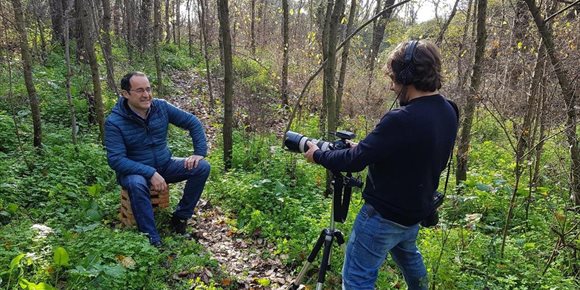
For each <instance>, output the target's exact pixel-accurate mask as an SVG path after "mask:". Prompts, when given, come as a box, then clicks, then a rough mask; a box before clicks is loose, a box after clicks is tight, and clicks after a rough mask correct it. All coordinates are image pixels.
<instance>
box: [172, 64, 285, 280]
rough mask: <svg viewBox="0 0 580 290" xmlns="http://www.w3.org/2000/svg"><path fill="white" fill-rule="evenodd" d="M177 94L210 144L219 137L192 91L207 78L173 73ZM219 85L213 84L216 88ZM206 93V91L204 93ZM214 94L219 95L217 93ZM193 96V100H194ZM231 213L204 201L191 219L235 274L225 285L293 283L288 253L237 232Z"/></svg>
mask: <svg viewBox="0 0 580 290" xmlns="http://www.w3.org/2000/svg"><path fill="white" fill-rule="evenodd" d="M170 77H171V79H172V81H173V83H174V85H175V87H174V88H173V89H174V90H175V91H176V93H175V94H173V95H172V96H167V99H168V101H169V102H171V103H172V104H174V105H175V106H177V107H179V108H181V109H184V110H186V111H189V112H192V113H194V114H195V115H196V116H197V117H198V118H199V119H200V120H201V122H202V123H203V124H204V125H205V127H206V134H207V136H208V140H209V142H210V148H211V143H212V142H213V141H214V140H216V138H219V136H216V134H217V131H216V130H215V129H213V130H212V128H211V127H210V126H208V124H211V120H212V119H215V116H212V115H211V114H210V110H209V108H208V107H207V104H208V102H203V101H201V100H199V96H192V95H191V94H193V92H195V91H200V90H201V89H202V88H207V85H206V80H205V79H204V78H202V77H200V76H199V75H196V74H192V73H191V72H181V71H176V72H174V73H173V74H172V75H170ZM215 87H216V85H214V88H215ZM204 94H205V95H207V92H204ZM214 96H215V97H216V98H217V97H219V94H218V93H214ZM192 99H193V100H194V101H192ZM228 219H229V217H228V215H227V214H225V213H224V212H223V211H222V210H221V209H220V208H219V207H217V206H214V205H212V203H211V202H210V201H207V200H203V199H202V200H201V201H200V202H199V204H198V205H197V206H196V210H195V214H194V218H192V219H190V220H189V224H190V226H191V228H193V234H192V235H191V238H193V239H195V240H197V241H198V242H199V243H200V244H201V245H203V246H204V247H205V248H206V250H207V251H208V252H209V253H211V255H212V257H213V258H214V259H215V260H216V261H218V263H219V268H220V269H222V271H223V272H224V273H225V274H227V275H229V276H231V277H235V281H229V280H226V281H221V284H222V286H230V285H231V284H230V283H235V284H237V288H238V289H280V288H283V287H284V286H285V285H289V284H291V282H292V281H293V278H294V277H293V276H292V275H291V269H288V268H287V267H286V266H285V265H284V263H283V262H282V261H283V260H285V259H287V257H285V255H277V254H275V253H274V250H275V246H274V245H272V244H271V243H269V242H267V241H265V240H264V239H261V238H252V237H244V236H241V235H240V234H238V233H236V231H235V229H232V228H231V227H230V225H229V224H228V222H227V221H228ZM211 276H212V273H211V272H209V271H206V272H205V273H202V274H201V278H202V280H206V281H204V282H208V281H209V280H210V278H212V277H211Z"/></svg>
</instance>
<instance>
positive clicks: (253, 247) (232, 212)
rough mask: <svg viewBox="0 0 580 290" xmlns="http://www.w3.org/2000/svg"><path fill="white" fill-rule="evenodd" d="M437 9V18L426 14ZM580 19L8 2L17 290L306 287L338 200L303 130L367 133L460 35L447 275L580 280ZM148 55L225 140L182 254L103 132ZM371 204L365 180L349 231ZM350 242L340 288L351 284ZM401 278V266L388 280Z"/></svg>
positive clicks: (161, 86) (449, 54) (422, 240)
mask: <svg viewBox="0 0 580 290" xmlns="http://www.w3.org/2000/svg"><path fill="white" fill-rule="evenodd" d="M427 1H429V2H427ZM427 3H431V4H433V7H434V11H433V12H434V15H435V18H433V19H431V20H428V21H424V22H418V21H417V11H418V9H419V7H421V6H422V5H426V4H427ZM389 7H394V8H393V9H388V8H389ZM579 12H580V4H579V1H571V0H557V1H554V0H547V1H534V0H501V1H500V0H457V1H439V0H418V1H400V2H399V1H395V0H365V1H356V0H350V1H346V0H310V1H302V0H293V1H287V0H241V1H227V0H218V1H207V0H165V1H161V0H112V1H111V0H38V1H28V0H0V98H1V100H2V101H1V102H0V169H1V170H0V197H1V198H0V244H1V245H2V247H0V288H2V289H53V288H57V289H250V288H253V289H277V288H279V287H282V286H285V285H288V284H289V283H290V282H291V281H292V279H293V277H294V276H295V275H296V274H297V271H298V270H299V268H300V266H301V264H302V263H303V261H304V260H305V258H306V256H307V255H308V253H309V251H310V249H311V247H312V245H313V244H314V241H315V240H316V238H317V237H318V234H319V231H320V230H321V229H322V228H324V227H326V226H327V223H328V220H329V214H330V213H329V207H330V205H329V204H330V203H329V202H330V199H329V198H325V195H324V192H325V191H326V189H325V187H326V186H325V185H326V173H325V172H324V170H323V169H322V168H321V167H319V166H314V165H311V164H307V163H306V162H305V161H304V159H303V157H302V156H301V155H300V154H295V153H290V152H287V151H285V150H284V149H283V148H281V140H282V136H283V134H284V132H285V131H286V130H288V129H292V130H293V131H297V132H300V133H302V134H304V135H306V136H310V137H316V138H319V137H323V138H326V139H328V140H332V139H333V138H332V137H331V136H329V134H328V132H332V131H335V130H336V129H337V128H338V129H346V130H350V131H353V132H355V133H357V135H358V138H362V137H364V136H365V135H366V133H368V132H369V131H370V130H371V129H372V128H373V126H374V124H375V123H376V122H377V121H378V120H379V118H380V117H381V116H382V115H383V114H384V113H385V112H386V111H388V110H389V109H390V108H392V106H393V104H394V101H395V100H394V95H393V94H392V93H391V92H389V91H388V89H387V88H388V85H389V84H388V82H387V79H388V78H386V77H385V74H384V71H383V70H382V67H383V66H384V63H385V59H386V56H387V55H388V54H389V52H390V51H391V50H392V49H393V48H394V46H395V45H397V44H398V43H400V42H401V41H405V40H408V39H413V38H414V39H429V40H431V41H433V42H435V43H437V44H438V45H439V46H440V48H441V52H442V55H443V58H444V68H443V70H444V74H445V84H444V87H443V89H442V93H444V94H445V95H446V96H447V97H449V98H450V99H452V100H454V101H455V102H457V103H458V104H459V106H460V109H461V115H462V119H461V129H460V132H459V135H458V142H457V145H456V152H455V153H454V159H453V163H452V167H451V172H450V180H449V183H448V186H447V188H446V189H444V185H445V184H446V182H445V175H446V174H444V176H443V177H442V180H441V188H440V190H441V191H443V190H445V192H446V193H447V198H446V202H445V203H444V205H443V206H442V208H441V209H440V223H439V225H438V227H436V228H430V229H423V230H421V232H420V237H419V241H418V244H419V248H420V249H421V251H422V253H423V255H424V258H425V262H426V265H427V267H428V271H429V279H430V282H431V286H430V287H431V289H578V288H580V283H579V275H580V268H579V265H578V259H579V253H578V247H579V246H580V239H579V233H580V229H579V227H578V224H579V222H580V219H579V216H578V210H579V204H580V148H579V147H578V145H579V144H578V129H577V122H578V120H577V119H578V117H577V114H578V108H579V106H578V97H579V95H580V86H579V84H580V80H579V76H580V70H579V69H578V68H579V67H580V63H579V62H580V52H579V50H578V47H579V46H580V33H578V32H579V31H580V20H579V16H578V13H579ZM365 24H366V26H365ZM357 28H360V30H359V29H357ZM355 29H356V33H353V32H355ZM349 35H351V36H352V37H348V36H349ZM323 63H324V65H323ZM132 70H140V71H144V72H146V73H147V74H148V75H149V76H150V80H151V82H152V85H153V86H154V94H155V95H156V97H158V98H165V99H167V100H169V101H170V102H172V103H174V104H176V105H177V106H179V107H181V108H183V109H185V110H188V111H190V112H192V113H194V114H196V115H197V116H198V117H199V118H200V119H201V120H202V122H203V123H204V125H205V126H206V131H207V134H208V139H209V141H210V144H211V151H210V155H209V156H208V159H209V161H210V163H211V164H212V173H211V176H210V180H209V181H208V185H207V187H206V190H205V192H204V196H203V201H202V202H201V203H200V205H199V206H198V207H197V209H196V214H195V217H194V218H193V219H192V220H191V221H190V223H191V230H192V234H191V235H189V236H186V237H181V236H174V235H171V234H170V233H169V231H168V229H167V226H166V224H167V221H168V219H169V218H168V217H169V215H170V210H166V211H161V212H159V214H158V217H157V220H158V223H159V227H160V228H161V231H162V236H163V242H164V244H165V247H164V248H162V249H156V248H153V247H151V246H150V245H149V244H148V242H147V239H146V238H145V237H143V236H142V235H141V234H139V233H138V232H137V231H136V230H135V229H134V228H133V229H131V228H129V229H128V228H124V227H122V226H121V225H120V222H119V219H118V216H117V215H118V209H119V191H120V189H119V186H118V185H117V184H116V182H115V177H114V173H113V172H112V170H111V169H110V168H109V167H108V165H107V162H106V156H105V151H104V148H103V146H102V136H103V120H104V118H105V116H106V115H107V114H108V112H109V111H110V109H111V108H112V106H113V105H114V103H115V102H116V100H117V98H118V90H119V84H118V83H119V79H120V78H121V77H122V75H124V74H125V73H126V72H129V71H132ZM169 137H170V143H171V148H172V150H173V153H174V155H176V156H185V155H187V154H189V153H190V152H191V141H190V140H189V138H188V136H187V134H186V133H185V132H183V131H182V130H180V129H178V128H177V129H176V128H172V129H171V130H170V136H169ZM362 175H363V176H364V172H363V173H362ZM180 192H181V186H179V185H177V186H172V187H171V202H172V204H173V205H175V204H176V202H177V200H178V196H179V195H180ZM361 205H362V201H361V198H360V194H359V193H358V192H357V193H355V194H354V197H353V201H352V204H351V210H350V215H349V217H348V220H347V221H346V222H345V223H344V224H339V225H338V226H339V228H340V229H341V230H342V231H343V232H344V233H345V234H346V235H347V237H348V233H349V231H350V227H351V225H352V222H353V219H354V216H355V214H354V213H355V212H356V211H357V210H358V209H359V208H360V206H361ZM333 252H334V255H333V258H332V262H333V268H332V270H331V271H330V272H329V273H328V275H327V280H326V283H325V287H327V288H329V289H338V288H339V287H340V286H339V285H340V267H341V265H342V259H343V258H342V256H343V250H342V249H340V248H337V247H336V248H335V249H334V250H333ZM317 265H318V263H317V262H315V263H314V269H312V270H311V271H310V272H308V273H307V279H306V281H304V283H305V284H307V285H309V286H308V287H311V286H312V285H313V284H314V283H315V282H316V271H317V268H316V267H317ZM401 287H403V288H404V287H405V285H404V280H403V278H402V275H401V274H400V272H399V271H398V269H397V267H396V266H395V264H394V263H393V261H392V260H388V261H387V263H385V265H384V267H383V270H382V271H381V272H380V276H379V280H378V282H377V288H378V289H398V288H401Z"/></svg>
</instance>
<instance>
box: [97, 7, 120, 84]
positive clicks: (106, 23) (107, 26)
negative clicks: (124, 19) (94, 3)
mask: <svg viewBox="0 0 580 290" xmlns="http://www.w3.org/2000/svg"><path fill="white" fill-rule="evenodd" d="M102 4H103V32H102V34H101V39H102V40H103V43H102V46H103V57H104V58H105V64H106V66H107V84H108V85H109V88H110V89H111V90H113V92H115V94H116V95H119V91H118V90H117V86H116V85H115V70H114V65H113V58H112V55H113V49H112V46H111V1H110V0H102Z"/></svg>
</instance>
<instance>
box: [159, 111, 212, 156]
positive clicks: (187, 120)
mask: <svg viewBox="0 0 580 290" xmlns="http://www.w3.org/2000/svg"><path fill="white" fill-rule="evenodd" d="M163 103H164V105H165V107H166V108H167V116H168V117H169V123H171V124H174V125H176V126H178V127H180V128H183V129H185V130H188V131H189V136H191V141H192V143H193V149H194V151H193V154H195V155H200V156H206V155H207V141H206V138H205V129H204V128H203V124H201V121H199V119H198V118H197V117H196V116H195V115H193V114H191V113H188V112H186V111H183V110H181V109H179V108H177V107H175V106H173V105H171V104H170V103H168V102H165V101H164V102H163Z"/></svg>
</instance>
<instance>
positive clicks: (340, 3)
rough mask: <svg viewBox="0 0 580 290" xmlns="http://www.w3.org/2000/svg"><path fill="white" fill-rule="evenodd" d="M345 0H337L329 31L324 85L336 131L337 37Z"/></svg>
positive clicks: (330, 125)
mask: <svg viewBox="0 0 580 290" xmlns="http://www.w3.org/2000/svg"><path fill="white" fill-rule="evenodd" d="M344 6H345V5H344V0H336V2H335V4H334V8H333V11H332V16H331V19H330V25H329V33H328V54H327V55H328V58H327V63H326V67H325V70H324V86H325V87H326V93H327V97H326V100H327V102H326V106H325V110H326V111H327V113H328V131H329V132H334V131H336V127H337V123H338V122H337V119H336V95H335V92H336V85H335V75H336V44H337V43H336V39H337V36H338V25H339V24H340V18H341V16H342V14H343V13H344Z"/></svg>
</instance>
